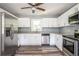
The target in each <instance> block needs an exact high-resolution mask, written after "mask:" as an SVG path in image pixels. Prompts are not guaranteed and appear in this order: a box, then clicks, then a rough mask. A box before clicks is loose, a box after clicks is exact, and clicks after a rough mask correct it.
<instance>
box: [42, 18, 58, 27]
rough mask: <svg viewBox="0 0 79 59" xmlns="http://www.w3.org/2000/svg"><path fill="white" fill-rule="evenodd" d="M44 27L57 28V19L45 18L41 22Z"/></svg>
mask: <svg viewBox="0 0 79 59" xmlns="http://www.w3.org/2000/svg"><path fill="white" fill-rule="evenodd" d="M41 26H42V27H57V26H58V25H57V18H43V19H42V20H41Z"/></svg>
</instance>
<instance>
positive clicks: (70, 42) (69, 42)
mask: <svg viewBox="0 0 79 59" xmlns="http://www.w3.org/2000/svg"><path fill="white" fill-rule="evenodd" d="M63 51H64V52H65V53H66V54H67V55H71V56H79V41H78V40H75V39H72V38H68V37H64V39H63Z"/></svg>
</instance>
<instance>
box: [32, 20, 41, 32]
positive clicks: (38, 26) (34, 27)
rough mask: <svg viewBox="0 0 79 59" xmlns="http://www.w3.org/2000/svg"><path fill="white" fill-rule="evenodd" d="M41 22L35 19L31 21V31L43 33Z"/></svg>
mask: <svg viewBox="0 0 79 59" xmlns="http://www.w3.org/2000/svg"><path fill="white" fill-rule="evenodd" d="M40 23H41V22H40V20H37V19H33V20H32V21H31V30H32V31H36V32H37V31H41V24H40Z"/></svg>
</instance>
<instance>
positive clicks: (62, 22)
mask: <svg viewBox="0 0 79 59" xmlns="http://www.w3.org/2000/svg"><path fill="white" fill-rule="evenodd" d="M78 11H79V4H77V5H75V6H74V7H72V8H71V9H69V10H68V11H67V12H65V13H64V14H62V15H61V16H59V17H58V21H57V22H58V26H59V27H62V26H68V25H70V24H69V16H70V15H72V14H74V13H76V12H78Z"/></svg>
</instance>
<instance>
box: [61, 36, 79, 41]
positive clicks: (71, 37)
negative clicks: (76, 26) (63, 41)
mask: <svg viewBox="0 0 79 59" xmlns="http://www.w3.org/2000/svg"><path fill="white" fill-rule="evenodd" d="M63 37H66V38H70V39H73V40H77V41H79V38H76V37H74V35H63Z"/></svg>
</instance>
